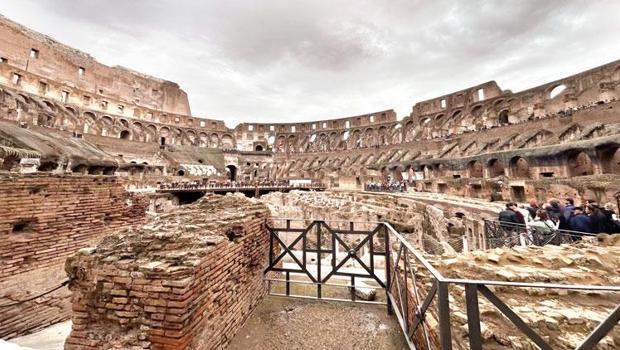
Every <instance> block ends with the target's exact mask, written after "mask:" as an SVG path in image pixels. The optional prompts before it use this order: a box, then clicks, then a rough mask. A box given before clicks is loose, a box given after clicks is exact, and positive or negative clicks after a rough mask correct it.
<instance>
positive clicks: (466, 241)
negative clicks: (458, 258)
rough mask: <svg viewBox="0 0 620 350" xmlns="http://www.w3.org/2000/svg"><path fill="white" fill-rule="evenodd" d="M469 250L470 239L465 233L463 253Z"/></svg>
mask: <svg viewBox="0 0 620 350" xmlns="http://www.w3.org/2000/svg"><path fill="white" fill-rule="evenodd" d="M468 251H469V241H468V240H467V236H466V235H463V253H466V252H468Z"/></svg>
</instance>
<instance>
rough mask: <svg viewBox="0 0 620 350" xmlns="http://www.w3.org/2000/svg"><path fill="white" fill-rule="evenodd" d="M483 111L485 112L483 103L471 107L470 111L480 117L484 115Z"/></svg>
mask: <svg viewBox="0 0 620 350" xmlns="http://www.w3.org/2000/svg"><path fill="white" fill-rule="evenodd" d="M482 112H483V110H482V105H476V106H474V107H473V108H472V109H471V111H470V112H469V113H470V114H471V115H473V116H474V117H480V116H482Z"/></svg>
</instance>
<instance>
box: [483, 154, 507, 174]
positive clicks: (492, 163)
mask: <svg viewBox="0 0 620 350" xmlns="http://www.w3.org/2000/svg"><path fill="white" fill-rule="evenodd" d="M504 168H505V165H504V162H503V161H502V160H501V159H497V158H492V159H490V160H489V161H488V162H487V169H488V173H489V177H491V178H493V177H499V176H504V175H505V171H504V170H505V169H504Z"/></svg>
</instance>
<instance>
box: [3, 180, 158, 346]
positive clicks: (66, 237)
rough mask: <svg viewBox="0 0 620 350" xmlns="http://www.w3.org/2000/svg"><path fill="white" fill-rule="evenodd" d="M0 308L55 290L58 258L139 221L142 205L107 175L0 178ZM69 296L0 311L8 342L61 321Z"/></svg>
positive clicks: (56, 295)
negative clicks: (9, 339)
mask: <svg viewBox="0 0 620 350" xmlns="http://www.w3.org/2000/svg"><path fill="white" fill-rule="evenodd" d="M0 198H2V200H0V237H1V238H2V239H1V240H0V305H6V304H13V303H15V302H16V301H18V300H24V299H28V298H30V297H32V296H34V295H37V294H39V293H40V292H43V291H46V290H49V289H51V288H53V287H55V286H57V285H59V284H60V283H61V282H62V281H63V280H64V279H66V276H65V275H64V274H63V268H62V266H63V263H64V259H65V258H66V257H67V256H69V254H71V253H72V252H75V251H76V250H77V249H80V248H82V247H85V246H87V245H90V244H92V243H93V242H94V241H96V240H97V239H99V238H101V237H103V236H105V235H106V234H108V233H110V232H112V230H114V229H118V228H119V227H124V226H127V225H130V224H132V223H136V222H140V221H141V220H143V218H144V215H145V214H144V213H145V209H146V207H147V205H148V201H146V200H145V199H143V198H141V197H137V196H136V195H131V194H129V193H127V192H125V190H124V189H123V185H122V184H121V183H119V181H118V180H117V179H116V178H114V177H109V176H97V177H95V176H70V175H64V176H61V175H58V176H50V175H41V174H39V175H18V174H10V175H9V174H7V173H4V174H0ZM68 297H69V291H68V290H67V288H62V289H60V290H58V291H56V292H54V293H52V294H50V295H48V296H46V297H43V298H38V299H35V300H33V301H32V302H26V303H23V304H20V305H17V306H14V307H8V308H2V309H0V310H1V311H2V313H1V314H0V337H2V338H5V339H8V338H12V337H15V336H17V335H22V334H26V333H30V332H33V331H35V330H38V329H41V328H44V327H46V326H49V325H50V324H53V323H55V322H58V321H61V320H65V319H68V318H69V315H70V310H69V305H70V304H69V300H68Z"/></svg>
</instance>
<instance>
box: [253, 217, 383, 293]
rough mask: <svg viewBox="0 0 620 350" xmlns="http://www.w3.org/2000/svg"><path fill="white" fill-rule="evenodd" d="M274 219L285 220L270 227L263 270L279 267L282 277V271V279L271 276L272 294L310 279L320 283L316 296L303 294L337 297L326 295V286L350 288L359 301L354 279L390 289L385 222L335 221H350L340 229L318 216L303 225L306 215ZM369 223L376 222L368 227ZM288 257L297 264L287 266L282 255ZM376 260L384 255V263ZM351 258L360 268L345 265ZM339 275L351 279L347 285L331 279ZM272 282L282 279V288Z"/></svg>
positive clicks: (312, 282) (287, 291) (288, 289)
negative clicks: (336, 282) (331, 281)
mask: <svg viewBox="0 0 620 350" xmlns="http://www.w3.org/2000/svg"><path fill="white" fill-rule="evenodd" d="M274 222H282V223H284V226H282V227H278V226H277V225H274V226H273V227H272V226H269V227H268V229H269V232H270V237H269V266H268V267H267V268H266V269H265V274H267V273H269V272H276V273H279V274H280V276H282V275H283V277H284V279H281V278H267V281H268V282H269V292H270V294H272V295H286V296H292V294H291V285H292V284H312V285H314V286H315V287H316V294H315V296H308V295H304V296H302V297H314V298H317V299H331V300H334V299H335V300H339V299H337V298H328V297H324V295H323V287H324V286H333V287H347V288H349V289H350V296H349V298H350V299H346V300H351V301H357V300H356V299H357V298H356V295H355V288H356V286H357V284H356V281H359V280H360V279H368V280H372V281H374V282H376V283H377V285H378V288H379V289H382V290H386V285H389V279H390V273H389V266H390V264H389V263H386V262H387V261H389V254H390V249H389V244H390V242H389V235H388V234H387V229H386V227H385V226H384V225H383V224H381V223H367V222H364V223H361V222H352V221H348V222H336V224H337V225H338V226H339V227H342V226H347V228H346V229H342V228H334V227H332V226H330V225H329V224H328V223H327V222H326V221H323V220H314V221H312V222H311V223H310V224H309V225H307V226H305V227H301V228H300V227H299V226H303V225H304V221H303V220H294V219H275V220H274ZM330 223H334V221H331V222H330ZM292 224H296V225H294V226H296V227H293V225H292ZM356 225H357V226H365V227H366V229H362V228H361V227H360V228H358V227H356ZM369 226H374V227H372V228H371V229H367V228H368V227H369ZM283 235H288V237H283ZM345 236H346V237H347V238H345ZM352 237H354V239H352ZM352 241H354V242H352ZM287 256H288V257H290V258H291V259H292V261H293V262H294V264H292V265H294V266H293V267H290V266H289V267H285V266H284V258H285V257H287ZM325 259H328V260H329V268H327V266H325V264H323V263H324V262H325ZM365 260H366V261H365ZM377 260H381V266H380V267H378V266H377V265H378V264H377ZM351 262H352V263H354V264H356V265H357V266H359V267H360V268H361V271H351V270H350V269H347V268H346V267H345V266H346V264H347V263H351ZM358 270H360V269H358ZM291 274H296V275H298V276H299V275H302V276H304V277H307V279H308V280H309V281H300V280H299V279H298V280H294V279H292V278H291ZM335 276H341V277H346V278H348V284H345V285H343V284H334V283H330V280H331V279H332V278H333V277H335ZM272 282H280V283H284V285H285V291H284V293H276V292H273V291H272V288H271V287H272ZM385 300H387V296H386V299H385Z"/></svg>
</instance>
